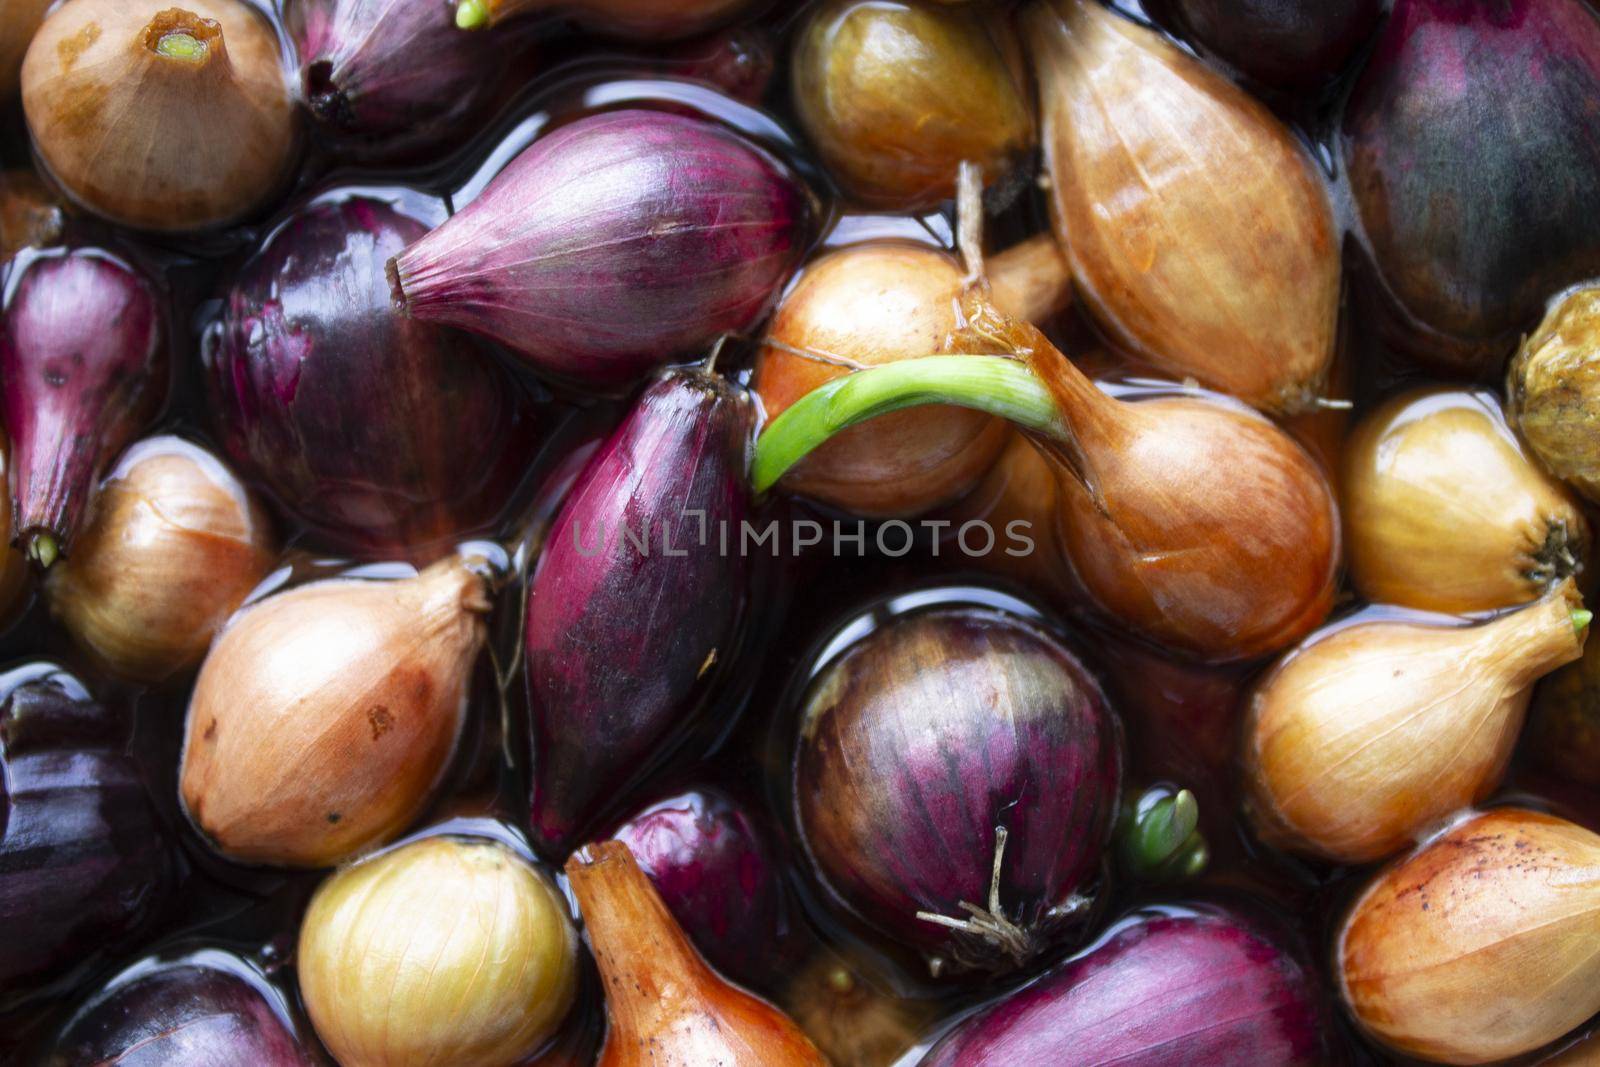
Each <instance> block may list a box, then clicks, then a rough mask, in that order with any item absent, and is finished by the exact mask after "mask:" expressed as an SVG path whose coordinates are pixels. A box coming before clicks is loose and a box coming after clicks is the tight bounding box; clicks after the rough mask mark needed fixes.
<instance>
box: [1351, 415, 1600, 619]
mask: <svg viewBox="0 0 1600 1067" xmlns="http://www.w3.org/2000/svg"><path fill="white" fill-rule="evenodd" d="M1341 487H1342V489H1343V499H1342V503H1343V505H1344V523H1345V525H1344V531H1345V543H1346V544H1347V545H1348V546H1349V552H1350V559H1349V562H1350V576H1351V578H1352V579H1353V580H1354V582H1355V586H1356V589H1357V591H1358V592H1360V593H1361V595H1362V596H1364V597H1366V598H1367V599H1368V600H1371V601H1374V602H1376V603H1380V604H1399V605H1402V606H1404V607H1408V608H1419V609H1422V610H1425V611H1443V612H1451V613H1455V614H1464V613H1468V612H1474V611H1492V610H1494V609H1497V608H1506V607H1513V606H1515V605H1517V604H1525V603H1527V602H1528V601H1530V600H1535V599H1537V598H1538V597H1540V596H1541V595H1543V594H1544V593H1545V592H1546V591H1547V590H1548V589H1550V588H1552V587H1554V586H1555V585H1558V584H1559V583H1560V582H1562V581H1563V580H1565V579H1566V578H1569V577H1571V576H1572V575H1573V574H1574V573H1576V572H1577V571H1578V570H1580V569H1581V568H1582V566H1583V563H1584V560H1585V558H1586V557H1587V555H1588V551H1589V524H1588V522H1587V521H1586V520H1585V519H1584V517H1583V513H1582V512H1581V511H1580V510H1579V508H1578V505H1577V503H1576V502H1575V501H1574V500H1573V499H1572V497H1571V495H1570V494H1568V493H1567V492H1566V490H1565V489H1564V488H1563V487H1562V486H1561V485H1560V484H1559V483H1557V482H1555V481H1553V480H1552V479H1551V478H1550V477H1549V476H1548V475H1547V474H1545V473H1544V472H1543V471H1542V470H1540V469H1539V468H1538V467H1537V466H1536V465H1535V464H1534V463H1533V462H1532V461H1531V460H1530V458H1529V457H1528V456H1527V454H1526V453H1525V452H1524V451H1523V448H1522V446H1521V445H1520V444H1519V443H1518V442H1517V439H1516V437H1515V435H1513V434H1512V432H1511V430H1510V428H1509V427H1507V426H1506V423H1505V418H1504V417H1503V416H1502V414H1501V411H1500V402H1499V400H1498V399H1497V398H1496V397H1495V396H1494V395H1493V394H1491V393H1485V392H1468V391H1461V390H1448V389H1423V390H1418V391H1415V392H1410V393H1406V394H1403V395H1401V396H1398V397H1395V398H1394V399H1392V400H1390V401H1389V402H1388V403H1386V404H1384V405H1383V406H1382V407H1380V408H1378V409H1377V410H1376V411H1373V412H1372V413H1371V414H1369V415H1367V416H1366V417H1365V418H1364V419H1362V421H1361V422H1360V424H1359V425H1357V426H1356V428H1355V430H1354V432H1353V433H1352V434H1351V436H1350V439H1349V441H1348V442H1347V443H1346V446H1345V451H1344V478H1343V480H1342V483H1341Z"/></svg>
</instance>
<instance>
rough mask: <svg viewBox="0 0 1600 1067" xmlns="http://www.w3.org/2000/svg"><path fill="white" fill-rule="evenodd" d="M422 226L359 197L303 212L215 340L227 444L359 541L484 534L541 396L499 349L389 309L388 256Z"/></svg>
mask: <svg viewBox="0 0 1600 1067" xmlns="http://www.w3.org/2000/svg"><path fill="white" fill-rule="evenodd" d="M425 230H426V227H425V226H424V225H423V224H422V223H421V222H418V221H417V220H416V219H414V218H412V217H410V216H409V215H406V214H403V213H402V212H401V211H400V210H399V209H398V208H397V207H395V206H394V205H392V204H389V203H385V202H383V201H379V200H374V199H371V198H368V197H363V196H345V197H342V198H339V199H330V200H323V201H319V202H317V203H314V204H312V205H310V206H308V207H305V208H302V209H301V210H299V211H298V212H296V213H295V214H294V215H293V216H291V217H290V218H289V219H288V221H287V222H285V223H284V224H283V225H282V226H281V227H279V228H278V229H277V230H276V231H275V232H274V233H273V235H272V236H271V238H269V239H268V241H267V243H266V245H265V247H263V248H262V250H261V251H260V252H259V253H258V254H257V255H256V256H255V257H254V258H253V259H251V260H250V262H249V263H247V264H246V265H245V266H244V268H243V270H242V271H241V273H240V276H239V278H238V280H237V281H236V282H235V284H234V286H233V288H232V290H231V291H230V292H229V293H228V295H227V301H226V306H225V308H224V311H223V319H222V322H221V324H220V328H219V330H217V331H216V333H215V335H214V336H213V337H211V338H210V339H209V343H208V345H207V352H206V358H207V364H208V369H209V372H210V373H209V379H210V387H211V394H212V397H213V404H214V410H215V413H216V416H215V417H216V419H217V421H218V423H219V425H220V429H221V432H222V437H223V440H224V442H225V443H226V446H227V449H228V452H229V454H230V455H231V456H232V457H233V459H234V460H235V461H236V462H237V463H238V464H239V465H240V467H241V468H243V469H244V470H245V471H246V472H248V473H249V474H250V475H251V476H252V477H255V478H257V479H259V480H260V481H262V482H264V483H265V484H266V485H267V487H268V488H270V489H271V490H272V492H273V493H274V494H276V495H277V497H278V498H279V500H280V501H281V502H282V503H283V505H284V506H285V507H287V508H288V509H289V510H290V511H292V512H294V513H295V514H296V515H297V516H299V517H300V518H301V519H302V520H303V521H305V522H307V523H308V524H311V525H312V526H313V527H315V528H316V529H318V530H319V531H321V532H322V533H323V535H324V536H325V537H326V538H327V539H329V540H331V541H333V542H335V543H336V544H338V545H339V546H340V547H343V548H347V549H351V550H354V551H358V552H363V553H369V554H381V553H388V552H392V551H395V550H397V549H406V548H410V549H412V550H415V551H416V552H418V553H419V554H425V553H422V551H421V550H422V549H423V548H424V547H428V546H437V545H438V544H440V543H443V542H446V541H449V540H451V539H454V538H456V537H459V536H461V535H462V534H465V533H468V532H474V531H478V530H481V529H482V528H484V527H485V526H487V525H489V524H491V523H492V522H493V520H494V519H495V518H496V517H497V516H498V513H499V511H500V510H501V509H502V508H503V507H504V506H505V504H506V502H507V500H508V498H509V497H511V496H512V495H513V494H514V492H515V490H516V488H517V486H518V485H519V483H520V482H521V480H522V477H523V475H524V474H525V473H526V470H527V466H528V463H529V461H530V458H531V456H532V451H533V448H532V442H531V433H532V426H531V425H530V424H531V422H532V418H533V415H532V405H531V404H530V403H529V400H528V398H527V396H526V395H525V394H524V392H523V391H522V390H521V389H519V388H518V387H517V386H516V384H515V383H513V382H512V381H511V380H510V378H509V375H508V374H507V372H506V371H504V370H503V369H501V368H500V367H499V366H498V365H496V363H495V362H494V359H493V357H492V356H491V355H490V354H489V353H488V352H486V351H484V350H483V349H482V348H481V347H480V346H479V345H478V344H477V343H476V342H474V341H473V340H471V339H470V338H467V337H463V336H461V335H459V334H455V333H452V332H449V331H446V330H440V329H437V328H435V327H432V326H428V325H425V324H423V323H420V322H414V321H410V320H407V319H404V318H401V317H400V316H397V315H395V314H394V313H393V311H392V309H391V307H390V305H389V292H388V285H387V282H386V281H385V279H384V273H383V267H384V262H385V261H386V260H387V259H388V258H389V257H390V256H391V255H393V254H394V253H395V252H398V251H399V250H400V249H401V248H402V247H404V246H405V244H406V242H408V241H411V240H414V239H415V238H417V237H419V236H421V235H422V234H423V233H424V232H425Z"/></svg>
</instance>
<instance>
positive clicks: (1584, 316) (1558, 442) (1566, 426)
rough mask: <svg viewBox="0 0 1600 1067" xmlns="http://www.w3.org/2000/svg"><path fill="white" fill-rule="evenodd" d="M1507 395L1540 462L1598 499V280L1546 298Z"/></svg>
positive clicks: (1511, 376) (1520, 352)
mask: <svg viewBox="0 0 1600 1067" xmlns="http://www.w3.org/2000/svg"><path fill="white" fill-rule="evenodd" d="M1506 398H1507V412H1508V414H1509V415H1510V416H1511V421H1512V422H1513V423H1515V424H1516V427H1517V429H1518V431H1520V432H1521V434H1522V437H1523V440H1525V441H1527V442H1528V445H1529V447H1531V448H1532V449H1533V451H1534V454H1535V455H1537V456H1538V457H1539V459H1540V460H1541V461H1543V463H1544V465H1545V466H1546V467H1548V468H1549V469H1550V470H1551V472H1552V473H1554V474H1555V475H1556V477H1558V478H1561V479H1562V480H1564V481H1566V482H1567V483H1568V484H1569V485H1571V486H1572V487H1573V488H1574V489H1576V490H1578V492H1580V493H1582V494H1583V495H1584V496H1586V497H1588V498H1589V499H1590V500H1593V501H1600V433H1596V426H1597V425H1600V286H1594V285H1590V286H1581V287H1579V288H1577V289H1574V290H1572V291H1571V292H1569V293H1566V294H1564V295H1563V296H1561V297H1559V298H1557V299H1556V300H1555V302H1554V303H1552V304H1551V306H1550V312H1549V314H1548V315H1546V316H1545V320H1544V322H1543V323H1541V324H1540V326H1539V328H1538V329H1537V330H1535V331H1534V332H1533V334H1532V336H1530V337H1528V338H1527V339H1526V340H1525V341H1523V342H1522V347H1521V348H1520V349H1518V351H1517V355H1516V358H1515V359H1513V360H1512V361H1511V369H1510V372H1509V374H1508V375H1507V381H1506Z"/></svg>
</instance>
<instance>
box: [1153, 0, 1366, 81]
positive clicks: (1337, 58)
mask: <svg viewBox="0 0 1600 1067" xmlns="http://www.w3.org/2000/svg"><path fill="white" fill-rule="evenodd" d="M1170 3H1171V7H1172V8H1173V9H1174V10H1175V11H1176V12H1177V14H1178V16H1179V18H1180V19H1181V20H1182V22H1183V25H1184V28H1185V29H1187V30H1188V32H1189V34H1190V35H1191V36H1193V37H1194V39H1195V40H1197V41H1199V42H1200V43H1201V44H1203V45H1205V47H1207V48H1209V49H1210V50H1211V51H1213V52H1215V53H1216V54H1217V55H1219V56H1221V57H1222V58H1223V59H1225V60H1227V61H1228V62H1229V63H1231V64H1233V65H1234V66H1235V67H1237V68H1238V69H1240V70H1242V71H1244V72H1245V73H1246V74H1248V75H1249V76H1250V77H1252V78H1254V79H1256V80H1257V81H1259V82H1263V83H1265V84H1267V85H1271V86H1275V87H1279V88H1287V89H1297V90H1309V89H1316V88H1317V87H1319V86H1321V85H1323V84H1324V83H1326V82H1327V81H1328V80H1329V79H1331V78H1333V77H1334V76H1335V75H1337V74H1338V73H1339V72H1340V71H1341V70H1343V69H1344V67H1345V65H1346V64H1348V63H1349V62H1350V60H1351V59H1352V58H1353V57H1354V55H1355V52H1356V49H1358V48H1359V47H1360V46H1361V45H1362V44H1363V43H1364V42H1365V41H1366V40H1367V38H1368V37H1370V36H1371V35H1372V32H1373V31H1374V30H1375V29H1377V27H1378V20H1379V19H1380V18H1381V17H1382V16H1383V3H1382V0H1243V2H1242V3H1241V2H1237V0H1235V2H1225V0H1170Z"/></svg>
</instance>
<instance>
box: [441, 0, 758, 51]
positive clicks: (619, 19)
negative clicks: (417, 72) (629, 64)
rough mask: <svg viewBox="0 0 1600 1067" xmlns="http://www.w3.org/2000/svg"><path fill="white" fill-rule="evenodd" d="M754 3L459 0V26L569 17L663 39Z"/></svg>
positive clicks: (710, 24) (719, 19) (632, 34)
mask: <svg viewBox="0 0 1600 1067" xmlns="http://www.w3.org/2000/svg"><path fill="white" fill-rule="evenodd" d="M749 2H750V0H456V25H457V26H460V27H461V28H462V29H468V30H473V29H479V28H481V27H483V26H488V25H492V24H495V23H498V22H500V21H501V20H503V19H510V18H516V17H518V16H521V15H535V14H542V13H550V14H561V15H567V16H570V17H571V18H574V19H576V20H577V21H578V22H580V23H582V24H583V25H584V26H586V27H588V28H590V29H593V30H597V31H599V32H601V33H609V34H616V35H617V36H621V37H633V38H639V39H641V40H648V41H660V40H662V39H665V38H675V37H685V36H688V35H689V34H694V33H699V32H701V31H702V30H708V29H710V28H711V27H713V26H715V25H717V24H718V23H722V22H726V21H728V20H729V19H731V18H732V17H733V15H734V14H735V13H737V12H738V11H739V10H740V9H741V8H743V7H746V6H747V5H748V4H749Z"/></svg>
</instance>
